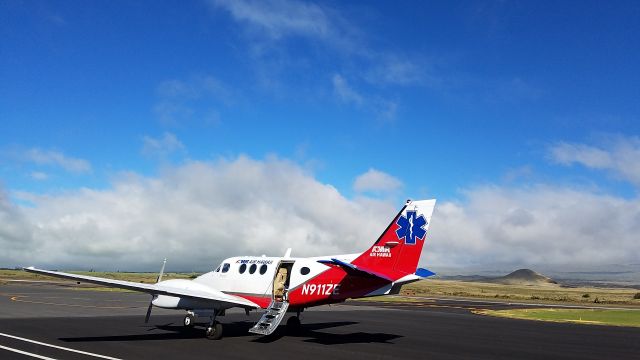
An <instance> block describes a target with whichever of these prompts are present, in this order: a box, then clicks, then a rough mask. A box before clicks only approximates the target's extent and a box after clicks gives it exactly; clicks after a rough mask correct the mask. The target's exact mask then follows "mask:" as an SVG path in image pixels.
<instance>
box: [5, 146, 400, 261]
mask: <svg viewBox="0 0 640 360" xmlns="http://www.w3.org/2000/svg"><path fill="white" fill-rule="evenodd" d="M25 196H26V197H28V198H29V200H30V202H31V204H32V205H31V206H29V207H25V208H19V207H16V206H14V205H11V204H10V203H8V202H7V201H5V202H4V204H3V207H0V229H2V230H0V236H1V237H2V238H1V239H0V245H2V248H3V251H2V252H0V266H16V265H30V264H34V265H40V266H47V267H54V268H79V267H85V268H90V267H91V268H96V269H98V268H101V269H132V270H136V269H155V268H157V267H158V266H159V263H160V261H161V259H162V258H164V257H168V258H169V264H170V266H171V268H173V269H176V270H192V269H196V270H206V269H211V268H213V267H214V266H215V265H217V264H216V262H217V261H219V260H221V259H222V258H224V257H227V256H232V255H241V254H247V255H250V254H252V255H260V254H270V255H280V254H281V253H284V250H285V249H286V248H287V247H292V248H293V249H294V254H295V255H298V256H305V255H306V256H311V255H321V254H331V253H342V252H354V251H362V250H364V248H366V247H368V246H369V245H370V244H371V243H372V242H373V241H374V240H375V238H376V237H377V236H378V235H379V232H381V231H382V230H383V229H384V228H385V226H386V225H387V224H388V222H389V221H390V219H391V218H392V217H393V215H394V214H395V211H396V207H397V206H396V204H391V205H390V204H388V203H386V202H381V201H377V200H373V199H367V198H360V199H358V200H349V199H346V198H345V197H343V196H342V195H341V194H340V193H339V192H338V191H337V190H336V189H335V188H334V187H332V186H331V185H326V184H322V183H320V182H318V181H317V180H316V179H315V178H314V177H313V176H311V175H310V174H308V173H306V172H305V171H304V170H303V169H302V168H301V167H300V166H298V165H296V164H294V163H291V162H288V161H286V160H280V159H275V158H271V159H267V160H264V161H258V160H253V159H250V158H246V157H239V158H237V159H233V160H224V159H223V160H219V161H215V162H190V163H186V164H184V165H182V166H178V167H169V168H166V169H165V171H164V172H163V173H162V174H161V175H160V176H158V177H153V178H147V177H141V176H139V175H136V174H123V175H122V176H121V177H120V178H119V179H117V180H116V181H115V182H114V183H113V185H112V188H110V189H107V190H92V189H79V190H77V191H70V192H65V193H64V194H58V195H44V196H37V195H34V194H31V195H29V194H23V196H22V197H25ZM354 214H357V218H358V220H357V221H354ZM5 249H13V250H11V251H8V252H7V251H5Z"/></svg>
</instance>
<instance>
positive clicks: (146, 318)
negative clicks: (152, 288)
mask: <svg viewBox="0 0 640 360" xmlns="http://www.w3.org/2000/svg"><path fill="white" fill-rule="evenodd" d="M165 265H167V259H166V258H165V259H164V261H163V262H162V267H161V268H160V273H159V274H158V277H157V278H156V284H157V283H159V282H160V281H162V275H164V266H165ZM151 308H153V295H152V296H151V301H149V307H148V308H147V315H146V316H145V317H144V323H145V324H146V323H148V322H149V318H150V317H151Z"/></svg>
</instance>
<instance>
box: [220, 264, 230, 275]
mask: <svg viewBox="0 0 640 360" xmlns="http://www.w3.org/2000/svg"><path fill="white" fill-rule="evenodd" d="M229 267H231V265H229V263H224V264H222V272H223V273H226V272H227V271H229Z"/></svg>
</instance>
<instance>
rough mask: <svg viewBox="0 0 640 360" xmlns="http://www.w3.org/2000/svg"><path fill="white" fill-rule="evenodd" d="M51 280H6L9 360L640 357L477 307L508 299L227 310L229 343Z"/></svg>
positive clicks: (616, 334)
mask: <svg viewBox="0 0 640 360" xmlns="http://www.w3.org/2000/svg"><path fill="white" fill-rule="evenodd" d="M67 284H70V285H69V286H61V285H51V284H47V283H10V284H7V285H0V359H34V358H38V359H96V358H100V359H181V360H182V359H202V358H217V359H278V358H284V359H286V360H293V359H301V360H312V359H320V358H322V359H327V358H328V359H361V358H366V359H391V358H403V359H543V358H548V359H640V329H638V328H625V327H609V326H586V325H574V324H560V323H547V322H538V321H526V320H512V319H502V318H494V317H488V316H482V315H476V314H474V313H472V312H471V310H473V309H486V308H492V309H495V308H505V307H510V306H511V305H508V304H496V303H489V302H487V303H482V302H465V301H451V300H425V301H423V302H420V303H417V304H404V305H403V304H398V305H385V304H375V303H372V304H370V303H365V304H362V303H353V302H352V303H349V304H345V305H334V306H330V307H329V306H326V307H319V308H316V309H309V310H307V311H305V312H304V313H303V315H302V323H303V329H302V330H301V331H300V332H299V333H297V334H293V335H289V334H286V331H285V327H284V326H281V327H280V328H279V329H278V330H277V331H276V333H275V334H274V335H272V336H269V337H260V336H257V335H253V334H249V333H248V332H247V330H248V329H249V328H250V327H251V326H252V325H253V324H254V323H255V322H256V321H257V320H258V318H259V313H252V314H251V315H250V316H246V315H245V314H244V313H243V312H233V311H232V312H228V313H227V315H226V316H224V317H220V318H219V320H220V321H221V322H222V323H223V324H224V337H223V339H222V340H218V341H213V340H207V339H206V338H205V337H204V328H203V327H198V326H197V327H195V328H193V329H184V328H183V326H182V318H183V313H181V312H178V311H169V310H162V309H155V308H154V311H153V313H152V316H151V320H150V322H149V323H148V324H145V323H144V315H145V312H146V308H147V305H148V302H149V300H150V299H149V298H150V297H149V296H148V295H145V294H136V293H128V292H105V291H87V290H83V289H82V288H80V289H78V288H76V287H75V286H73V285H72V284H75V283H67Z"/></svg>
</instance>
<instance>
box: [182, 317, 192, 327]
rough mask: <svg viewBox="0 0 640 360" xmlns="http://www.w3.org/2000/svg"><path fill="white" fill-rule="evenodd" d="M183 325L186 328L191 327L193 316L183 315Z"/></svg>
mask: <svg viewBox="0 0 640 360" xmlns="http://www.w3.org/2000/svg"><path fill="white" fill-rule="evenodd" d="M184 326H185V327H188V328H192V327H193V316H191V315H187V316H185V317H184Z"/></svg>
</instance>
